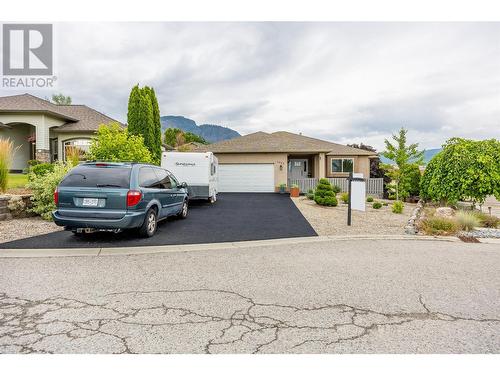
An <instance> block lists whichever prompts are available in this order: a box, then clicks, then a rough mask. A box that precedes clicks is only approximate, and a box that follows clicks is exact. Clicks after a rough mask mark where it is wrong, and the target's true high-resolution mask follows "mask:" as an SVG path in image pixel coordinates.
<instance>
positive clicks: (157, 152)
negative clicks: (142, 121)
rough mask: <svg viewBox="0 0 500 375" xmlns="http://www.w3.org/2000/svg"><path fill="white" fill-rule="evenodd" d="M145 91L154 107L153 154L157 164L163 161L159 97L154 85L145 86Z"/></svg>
mask: <svg viewBox="0 0 500 375" xmlns="http://www.w3.org/2000/svg"><path fill="white" fill-rule="evenodd" d="M144 91H145V92H146V93H147V94H148V95H149V98H150V100H151V105H152V107H153V131H152V133H153V142H152V147H153V149H152V150H151V154H152V155H153V159H154V160H155V162H156V163H157V164H160V162H161V120H160V107H159V105H158V99H157V98H156V93H155V90H154V88H152V87H148V86H146V87H144Z"/></svg>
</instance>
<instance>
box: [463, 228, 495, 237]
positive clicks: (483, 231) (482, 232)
mask: <svg viewBox="0 0 500 375" xmlns="http://www.w3.org/2000/svg"><path fill="white" fill-rule="evenodd" d="M459 235H460V236H464V237H476V238H500V229H495V228H475V229H474V230H471V231H470V232H460V233H459Z"/></svg>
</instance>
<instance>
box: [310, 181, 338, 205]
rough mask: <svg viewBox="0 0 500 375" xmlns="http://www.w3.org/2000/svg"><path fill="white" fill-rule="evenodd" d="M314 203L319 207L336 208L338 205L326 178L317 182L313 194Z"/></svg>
mask: <svg viewBox="0 0 500 375" xmlns="http://www.w3.org/2000/svg"><path fill="white" fill-rule="evenodd" d="M314 201H315V202H316V203H317V204H319V205H320V206H336V205H337V204H338V202H337V198H336V197H335V193H334V192H333V189H332V185H331V184H330V182H329V181H328V180H327V179H326V178H322V179H320V180H319V184H318V186H316V191H315V192H314Z"/></svg>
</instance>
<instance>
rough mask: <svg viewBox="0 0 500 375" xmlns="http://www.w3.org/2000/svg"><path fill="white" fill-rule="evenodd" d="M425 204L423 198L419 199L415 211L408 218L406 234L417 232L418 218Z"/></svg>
mask: <svg viewBox="0 0 500 375" xmlns="http://www.w3.org/2000/svg"><path fill="white" fill-rule="evenodd" d="M423 208H424V204H423V202H422V200H419V201H418V203H417V205H416V207H415V208H414V209H413V212H412V214H411V216H410V218H409V219H408V223H407V224H406V226H405V233H406V234H417V233H418V230H417V225H416V223H417V221H418V218H419V217H420V214H421V213H422V212H423Z"/></svg>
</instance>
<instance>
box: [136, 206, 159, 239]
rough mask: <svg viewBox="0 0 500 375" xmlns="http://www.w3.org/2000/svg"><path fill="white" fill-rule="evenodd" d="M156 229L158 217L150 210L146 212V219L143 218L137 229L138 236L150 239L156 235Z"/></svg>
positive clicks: (152, 209)
mask: <svg viewBox="0 0 500 375" xmlns="http://www.w3.org/2000/svg"><path fill="white" fill-rule="evenodd" d="M157 228H158V215H157V213H156V210H155V209H154V208H150V209H149V210H148V212H146V217H145V218H144V223H142V225H141V226H140V228H139V235H140V236H141V237H152V236H154V234H155V233H156V229H157Z"/></svg>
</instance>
